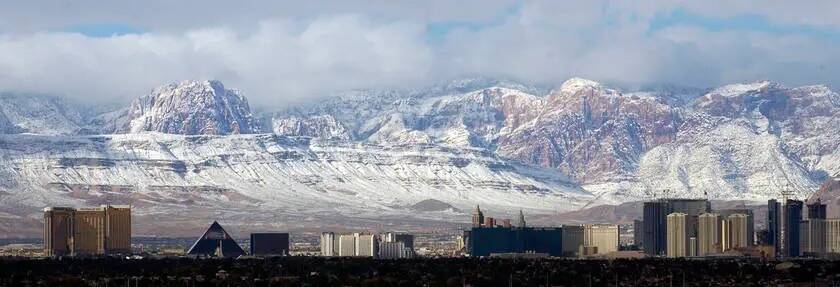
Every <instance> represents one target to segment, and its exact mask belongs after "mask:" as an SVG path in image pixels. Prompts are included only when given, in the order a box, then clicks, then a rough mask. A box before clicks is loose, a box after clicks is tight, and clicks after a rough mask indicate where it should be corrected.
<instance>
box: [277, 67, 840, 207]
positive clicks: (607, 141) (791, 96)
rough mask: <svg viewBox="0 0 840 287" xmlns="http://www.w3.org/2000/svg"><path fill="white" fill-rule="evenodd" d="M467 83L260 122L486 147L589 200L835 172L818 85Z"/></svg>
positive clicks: (342, 100)
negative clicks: (694, 89) (468, 87)
mask: <svg viewBox="0 0 840 287" xmlns="http://www.w3.org/2000/svg"><path fill="white" fill-rule="evenodd" d="M473 88H478V89H477V90H474V91H470V92H460V91H452V90H447V91H446V92H441V93H431V94H424V93H419V94H418V93H413V94H412V93H400V92H398V91H389V92H388V93H385V94H380V93H381V92H379V93H362V94H358V93H357V94H349V95H341V96H337V97H333V98H330V99H328V100H326V101H324V102H321V103H318V104H315V105H312V106H311V107H310V108H308V109H306V108H299V109H296V110H293V112H291V113H287V114H283V113H277V114H274V115H273V118H272V119H271V120H272V121H273V122H274V123H282V122H284V121H288V119H294V121H308V120H307V119H312V120H313V121H314V120H317V119H320V118H324V117H328V118H331V119H333V118H334V119H336V120H337V123H336V122H329V124H327V125H325V126H324V127H325V128H327V129H328V130H341V131H342V134H349V135H350V136H349V137H350V138H352V139H353V140H355V141H362V142H369V143H381V144H396V145H407V144H431V145H444V146H458V147H472V148H481V149H486V150H489V151H492V152H494V153H496V154H497V155H499V156H500V157H503V158H507V159H510V160H514V161H517V162H520V163H523V164H527V165H532V166H540V167H545V168H551V169H554V170H557V171H558V172H559V173H561V174H564V175H566V176H568V177H570V178H571V179H572V180H573V181H575V182H576V183H578V184H581V185H582V186H583V187H584V188H585V189H586V190H588V191H590V192H592V193H593V194H594V195H595V196H597V198H598V200H599V203H620V202H626V201H633V200H641V199H645V198H650V197H655V196H684V197H702V196H705V195H708V196H710V197H711V198H713V199H721V200H741V199H746V200H764V199H767V198H770V197H776V196H778V195H779V193H780V191H781V190H790V191H794V192H795V193H796V194H798V195H799V196H800V197H805V196H807V195H809V194H810V193H813V192H814V191H815V190H816V189H817V187H818V185H819V184H820V183H821V182H822V181H823V180H825V178H826V176H827V175H828V174H832V173H833V172H834V173H836V172H837V171H838V170H840V158H838V157H839V156H840V152H838V145H839V144H840V138H838V137H840V130H838V129H840V123H838V119H840V101H839V100H838V99H840V97H838V94H837V93H835V92H832V91H830V90H829V89H828V88H827V87H825V86H807V87H799V88H786V87H783V86H782V85H780V84H778V83H773V82H769V81H760V82H754V83H744V84H733V85H727V86H723V87H720V88H716V89H711V90H708V92H705V93H698V94H695V95H692V94H687V93H686V90H680V89H674V90H661V91H641V92H627V93H624V92H621V91H619V90H616V89H610V88H607V87H604V86H603V85H602V84H600V83H597V82H594V81H591V80H586V79H580V78H573V79H570V80H568V81H566V82H565V83H564V84H563V85H561V86H560V87H559V88H557V89H555V90H552V91H550V92H548V93H547V95H535V94H529V93H528V92H524V91H523V90H526V89H515V88H509V87H500V86H494V85H492V84H491V85H490V86H488V87H480V88H479V87H475V86H474V87H473ZM531 90H535V89H531ZM689 91H691V90H689ZM377 99H378V100H379V101H377ZM275 126H277V125H275ZM336 127H341V128H336ZM309 129H312V128H311V127H310V128H309ZM344 130H347V132H346V133H345V132H343V131H344ZM275 132H276V133H279V134H287V135H298V134H297V133H284V132H283V131H281V130H277V129H275ZM666 189H667V190H669V191H668V192H664V191H663V190H666Z"/></svg>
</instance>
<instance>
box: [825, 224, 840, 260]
mask: <svg viewBox="0 0 840 287" xmlns="http://www.w3.org/2000/svg"><path fill="white" fill-rule="evenodd" d="M825 253H827V254H840V219H834V218H833V219H826V220H825Z"/></svg>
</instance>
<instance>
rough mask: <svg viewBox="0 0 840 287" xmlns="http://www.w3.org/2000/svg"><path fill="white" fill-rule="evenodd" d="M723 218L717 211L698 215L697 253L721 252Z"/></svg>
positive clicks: (702, 254)
mask: <svg viewBox="0 0 840 287" xmlns="http://www.w3.org/2000/svg"><path fill="white" fill-rule="evenodd" d="M720 225H721V219H720V215H719V214H717V213H703V214H701V215H700V216H698V217H697V245H698V246H697V255H698V256H706V255H708V254H714V253H720V252H721V242H720V239H721V229H720V228H721V227H720Z"/></svg>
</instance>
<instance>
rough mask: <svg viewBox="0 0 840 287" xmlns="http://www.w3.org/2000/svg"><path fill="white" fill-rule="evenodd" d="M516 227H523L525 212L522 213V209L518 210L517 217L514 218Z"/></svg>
mask: <svg viewBox="0 0 840 287" xmlns="http://www.w3.org/2000/svg"><path fill="white" fill-rule="evenodd" d="M516 227H519V228H525V214H522V210H521V209H520V210H519V217H518V218H517V219H516Z"/></svg>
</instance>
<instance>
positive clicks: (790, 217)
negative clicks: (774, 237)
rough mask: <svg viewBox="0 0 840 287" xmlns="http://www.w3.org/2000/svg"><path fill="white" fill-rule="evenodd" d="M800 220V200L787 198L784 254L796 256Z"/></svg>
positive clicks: (797, 253)
mask: <svg viewBox="0 0 840 287" xmlns="http://www.w3.org/2000/svg"><path fill="white" fill-rule="evenodd" d="M801 221H802V201H799V200H792V199H789V200H788V201H787V202H785V226H784V229H785V232H784V235H785V236H784V250H785V252H784V254H783V255H784V256H786V257H797V256H799V255H800V254H801V253H800V250H799V247H800V238H799V236H800V222H801Z"/></svg>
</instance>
